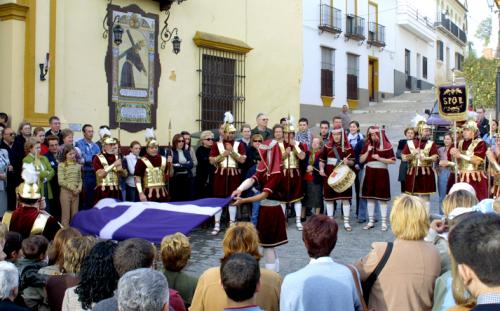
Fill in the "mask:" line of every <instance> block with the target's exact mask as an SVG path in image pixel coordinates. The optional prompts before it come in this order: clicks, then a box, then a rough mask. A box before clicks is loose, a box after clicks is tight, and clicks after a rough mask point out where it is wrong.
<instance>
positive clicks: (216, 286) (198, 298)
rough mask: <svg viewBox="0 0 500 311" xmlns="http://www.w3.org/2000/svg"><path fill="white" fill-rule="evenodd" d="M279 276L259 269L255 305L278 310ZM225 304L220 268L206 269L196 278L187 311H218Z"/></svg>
mask: <svg viewBox="0 0 500 311" xmlns="http://www.w3.org/2000/svg"><path fill="white" fill-rule="evenodd" d="M280 288H281V277H280V275H279V274H278V273H276V272H274V271H271V270H267V269H262V268H261V269H260V291H258V292H257V295H256V300H257V305H258V306H259V307H261V308H262V309H264V310H266V311H278V310H279V306H280V302H279V298H280ZM226 306H227V296H226V293H225V292H224V289H223V288H222V284H221V281H220V268H219V267H214V268H210V269H208V270H206V271H205V272H203V274H202V275H201V276H200V278H199V279H198V285H197V286H196V290H195V292H194V296H193V301H192V303H191V307H189V311H219V310H224V307H226Z"/></svg>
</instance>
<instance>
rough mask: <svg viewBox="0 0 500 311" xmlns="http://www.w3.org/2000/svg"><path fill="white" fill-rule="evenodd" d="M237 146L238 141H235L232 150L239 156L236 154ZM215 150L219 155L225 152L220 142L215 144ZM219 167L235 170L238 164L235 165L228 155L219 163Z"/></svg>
mask: <svg viewBox="0 0 500 311" xmlns="http://www.w3.org/2000/svg"><path fill="white" fill-rule="evenodd" d="M239 145H240V142H239V141H235V142H234V145H233V150H234V152H236V154H238V156H239V153H238V147H239ZM217 148H218V149H219V153H220V154H223V153H224V151H225V150H226V148H224V143H222V142H218V143H217ZM219 166H220V167H223V168H237V167H238V164H237V163H236V161H235V160H234V159H233V157H232V156H230V155H228V156H227V157H226V158H225V159H224V161H222V162H220V163H219Z"/></svg>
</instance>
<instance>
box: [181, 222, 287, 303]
mask: <svg viewBox="0 0 500 311" xmlns="http://www.w3.org/2000/svg"><path fill="white" fill-rule="evenodd" d="M222 244H223V247H224V256H223V257H222V258H221V262H222V261H224V260H225V259H226V258H228V257H230V256H231V255H232V254H234V253H248V254H250V255H252V256H254V257H255V258H256V259H257V260H259V259H260V258H261V255H260V253H259V237H258V235H257V231H256V230H255V227H254V226H253V225H252V224H250V223H236V224H235V225H234V226H232V227H230V228H229V229H228V230H227V231H226V235H225V236H224V240H223V242H222ZM260 272H261V276H260V290H259V291H258V292H257V294H256V300H257V305H258V306H259V307H260V308H262V309H264V310H266V311H277V310H279V297H280V286H281V277H280V276H279V274H277V273H276V272H273V271H271V270H267V269H262V268H261V269H260ZM226 304H227V296H226V293H225V292H224V289H223V288H222V286H221V280H220V268H219V267H213V268H210V269H208V270H206V271H205V272H203V274H202V275H201V276H200V279H199V280H198V285H197V286H196V291H195V293H194V296H193V301H192V304H191V307H190V308H189V310H190V311H200V310H207V311H208V310H223V309H224V307H225V306H226Z"/></svg>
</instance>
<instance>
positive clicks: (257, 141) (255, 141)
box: [253, 139, 262, 143]
mask: <svg viewBox="0 0 500 311" xmlns="http://www.w3.org/2000/svg"><path fill="white" fill-rule="evenodd" d="M253 142H254V143H261V142H262V140H260V139H259V140H254V141H253Z"/></svg>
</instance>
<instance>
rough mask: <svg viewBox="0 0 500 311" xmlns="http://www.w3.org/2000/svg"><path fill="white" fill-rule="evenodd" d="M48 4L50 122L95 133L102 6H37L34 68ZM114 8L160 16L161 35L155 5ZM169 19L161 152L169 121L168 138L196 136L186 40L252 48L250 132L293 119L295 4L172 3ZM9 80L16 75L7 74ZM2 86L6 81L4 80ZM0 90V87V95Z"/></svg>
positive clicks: (103, 104) (193, 64)
mask: <svg viewBox="0 0 500 311" xmlns="http://www.w3.org/2000/svg"><path fill="white" fill-rule="evenodd" d="M51 2H55V3H56V6H55V7H56V11H55V12H56V14H55V22H56V23H55V24H56V29H55V57H53V58H52V57H51V62H52V63H53V66H54V67H55V74H54V76H55V96H54V102H55V114H56V115H58V116H59V117H60V118H61V122H62V124H63V127H67V126H69V124H72V125H73V127H74V128H76V127H77V125H83V124H85V123H91V124H92V125H94V127H95V128H97V127H98V126H99V125H102V124H108V123H109V109H108V103H107V96H108V85H107V81H106V73H105V68H104V57H105V55H106V52H107V43H108V41H107V40H105V39H103V38H102V32H103V28H102V20H103V17H104V15H105V14H106V5H107V1H102V0H85V1H76V0H71V1H67V0H64V1H63V0H57V1H54V0H52V1H49V0H43V1H37V6H44V7H43V8H39V7H37V10H36V11H37V13H38V14H44V17H39V16H37V21H36V27H37V31H36V33H37V36H39V37H38V38H37V39H36V43H37V44H36V47H35V58H36V59H35V64H36V66H38V63H39V62H41V59H40V58H43V57H44V56H45V53H46V52H48V49H49V47H50V44H49V42H48V41H47V40H50V39H49V29H50V27H49V25H48V24H49V23H50V19H49V18H47V17H46V14H48V12H50V10H49V9H48V8H47V7H46V6H48V5H50V3H51ZM113 4H115V5H119V6H127V5H129V4H136V5H138V6H139V7H141V9H143V10H144V11H145V12H151V13H155V14H159V15H160V22H159V28H160V31H161V29H162V27H163V21H164V19H165V14H164V13H162V12H160V11H159V5H158V2H155V1H151V0H142V1H128V0H121V1H116V0H115V1H113ZM170 11H171V17H170V20H169V24H170V25H169V27H170V28H171V29H172V28H173V27H177V28H178V29H179V36H180V37H181V39H182V44H181V52H180V53H179V54H178V55H175V54H174V53H173V52H172V45H171V42H169V43H167V47H166V48H165V49H164V50H162V49H159V56H160V63H161V78H160V85H159V89H158V109H157V127H158V128H157V129H156V133H157V136H158V139H159V140H160V143H161V144H166V143H167V139H168V138H169V137H168V136H169V134H168V123H169V121H170V120H171V122H172V135H173V134H175V133H177V132H179V131H181V130H188V131H192V132H195V131H198V129H199V124H198V122H196V121H195V120H196V119H199V117H200V116H199V76H198V72H197V71H196V70H197V69H198V67H199V48H198V47H197V46H196V45H195V44H194V42H193V40H192V38H193V37H194V35H195V33H196V31H203V32H207V33H212V34H216V35H221V36H226V37H230V38H234V39H238V40H242V41H244V42H246V43H247V44H248V45H250V46H251V47H252V48H253V49H252V50H251V51H250V52H249V53H248V54H247V56H246V72H245V74H246V82H245V84H246V94H245V96H246V102H245V121H246V122H248V123H250V124H251V125H252V126H255V116H256V114H257V113H258V112H265V113H267V114H268V115H269V117H270V119H271V122H270V126H271V124H272V123H278V122H279V119H280V118H281V117H283V116H286V115H288V114H291V115H294V116H296V117H298V116H299V111H300V109H299V92H300V80H301V77H302V51H303V49H302V1H301V0H277V1H268V0H217V1H213V0H198V1H186V2H183V3H182V4H180V5H177V3H174V4H173V5H172V8H171V10H170ZM15 23H16V24H15V25H12V27H23V25H22V22H19V21H15ZM17 23H21V24H19V25H17ZM8 27H9V26H6V25H5V24H4V22H0V40H1V42H13V43H15V44H16V47H15V48H16V50H17V51H19V50H22V49H19V48H22V45H24V42H22V41H23V40H21V39H19V40H17V39H16V38H10V39H9V40H8V41H5V38H9V37H8ZM5 28H7V31H6V30H5ZM4 32H7V34H4ZM19 41H21V42H19ZM21 43H22V44H21ZM53 43H54V42H53ZM4 50H5V49H4V48H0V59H4V57H2V56H4V54H8V53H9V49H6V51H4ZM10 53H11V54H12V53H13V51H10ZM19 54H20V53H19ZM7 56H9V55H7ZM10 56H11V59H12V58H16V59H17V58H20V59H21V60H22V57H21V56H20V55H16V56H13V55H10ZM2 63H5V61H2ZM36 73H37V75H36V77H34V78H36V82H35V90H34V92H35V105H34V106H35V108H36V110H37V111H36V112H44V111H46V110H47V108H48V105H49V101H50V100H49V97H50V96H49V89H48V86H47V85H48V81H44V82H40V81H39V80H38V73H39V70H38V68H36ZM11 74H12V75H14V73H13V72H11ZM49 76H50V73H49ZM174 76H175V78H174ZM2 79H5V77H4V76H2ZM48 79H50V77H48ZM0 81H2V80H0ZM14 82H15V81H14ZM14 82H12V83H11V84H12V88H14V90H10V91H9V90H7V91H8V92H9V93H10V94H21V95H22V94H23V92H22V91H19V88H22V82H21V86H19V84H20V83H19V81H18V82H17V83H14ZM5 87H6V86H4V85H3V83H0V88H1V89H0V94H1V93H3V92H1V91H3V90H4V88H5ZM0 96H3V97H2V99H3V98H4V97H5V98H6V99H7V102H8V103H9V104H8V106H9V107H7V108H6V109H4V108H3V107H2V110H5V111H7V112H10V113H11V114H12V124H13V125H17V124H18V123H19V122H20V121H21V120H22V119H23V117H24V115H23V112H22V107H21V110H20V109H19V103H20V102H19V98H17V99H10V98H9V97H7V96H4V95H0ZM16 96H18V95H16ZM9 108H10V109H9ZM222 117H223V116H222V115H221V121H222ZM115 134H116V131H115ZM79 136H80V133H78V135H77V137H79ZM121 139H122V142H123V143H124V144H128V143H129V142H130V141H131V140H134V139H137V140H139V141H141V142H142V141H144V133H143V132H139V133H128V132H126V131H123V130H122V131H121Z"/></svg>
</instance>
